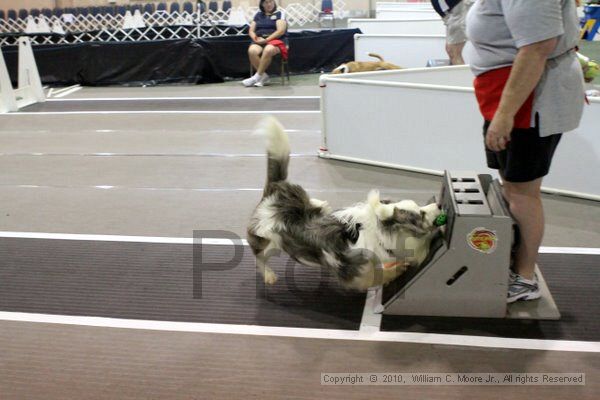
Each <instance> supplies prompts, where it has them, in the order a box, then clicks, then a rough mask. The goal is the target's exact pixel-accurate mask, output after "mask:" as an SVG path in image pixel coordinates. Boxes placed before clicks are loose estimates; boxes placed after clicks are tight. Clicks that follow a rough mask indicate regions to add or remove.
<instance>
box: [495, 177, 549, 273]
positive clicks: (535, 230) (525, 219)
mask: <svg viewBox="0 0 600 400" xmlns="http://www.w3.org/2000/svg"><path fill="white" fill-rule="evenodd" d="M541 186H542V178H538V179H535V180H533V181H530V182H507V181H506V180H505V181H504V197H505V198H506V200H507V201H508V203H509V206H510V212H511V213H512V215H513V217H514V218H515V220H516V222H517V224H518V225H519V230H520V232H521V242H520V244H519V248H518V249H517V252H516V254H515V260H514V261H515V264H514V268H515V272H517V273H518V274H519V275H521V276H522V277H523V278H525V279H533V276H534V272H535V262H536V260H537V256H538V251H539V248H540V245H541V244H542V238H543V236H544V208H543V206H542V198H541V189H540V188H541Z"/></svg>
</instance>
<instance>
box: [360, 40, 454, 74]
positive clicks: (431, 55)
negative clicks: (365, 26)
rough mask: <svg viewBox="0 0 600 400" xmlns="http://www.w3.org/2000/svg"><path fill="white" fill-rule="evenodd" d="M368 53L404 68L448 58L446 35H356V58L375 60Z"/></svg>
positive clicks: (420, 65)
mask: <svg viewBox="0 0 600 400" xmlns="http://www.w3.org/2000/svg"><path fill="white" fill-rule="evenodd" d="M368 53H376V54H379V55H381V56H382V57H383V58H384V59H385V61H388V62H391V63H393V64H396V65H398V66H400V67H403V68H418V67H425V66H426V65H427V60H432V59H446V58H448V56H447V54H446V37H445V36H444V35H361V34H356V35H354V59H355V60H356V61H373V59H372V58H371V57H369V56H368V55H367V54H368Z"/></svg>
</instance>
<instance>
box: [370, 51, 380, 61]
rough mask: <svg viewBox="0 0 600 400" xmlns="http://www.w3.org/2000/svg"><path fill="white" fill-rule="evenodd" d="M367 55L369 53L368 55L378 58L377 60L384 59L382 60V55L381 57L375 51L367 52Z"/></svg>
mask: <svg viewBox="0 0 600 400" xmlns="http://www.w3.org/2000/svg"><path fill="white" fill-rule="evenodd" d="M367 55H369V56H371V57H373V58H378V59H379V61H384V60H383V57H381V56H380V55H379V54H376V53H368V54H367Z"/></svg>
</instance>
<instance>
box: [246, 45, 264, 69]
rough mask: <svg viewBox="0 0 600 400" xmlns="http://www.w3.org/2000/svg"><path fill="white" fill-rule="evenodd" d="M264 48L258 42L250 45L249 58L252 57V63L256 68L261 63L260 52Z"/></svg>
mask: <svg viewBox="0 0 600 400" xmlns="http://www.w3.org/2000/svg"><path fill="white" fill-rule="evenodd" d="M262 51H263V48H262V46H259V45H257V44H251V45H250V47H248V58H249V59H250V64H252V67H254V69H255V70H258V66H259V64H260V53H262Z"/></svg>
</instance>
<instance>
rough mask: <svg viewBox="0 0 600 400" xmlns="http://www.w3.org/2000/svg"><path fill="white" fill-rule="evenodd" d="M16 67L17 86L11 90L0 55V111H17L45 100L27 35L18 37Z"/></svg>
mask: <svg viewBox="0 0 600 400" xmlns="http://www.w3.org/2000/svg"><path fill="white" fill-rule="evenodd" d="M18 68H19V75H18V88H17V89H15V90H13V87H12V84H11V81H10V77H9V75H8V69H7V68H6V63H5V62H4V56H0V112H3V113H5V112H9V111H17V110H18V109H19V108H22V107H26V106H28V105H31V104H34V103H39V102H44V101H45V100H46V96H45V95H44V90H43V89H42V81H41V80H40V74H39V72H38V69H37V65H36V63H35V58H34V56H33V50H32V48H31V42H30V40H29V38H27V37H21V38H19V67H18Z"/></svg>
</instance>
